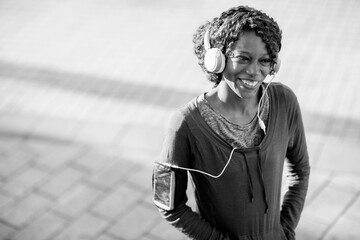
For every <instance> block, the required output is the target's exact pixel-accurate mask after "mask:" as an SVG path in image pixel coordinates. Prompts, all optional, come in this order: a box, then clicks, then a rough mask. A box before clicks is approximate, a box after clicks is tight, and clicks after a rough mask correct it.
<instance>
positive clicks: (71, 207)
mask: <svg viewBox="0 0 360 240" xmlns="http://www.w3.org/2000/svg"><path fill="white" fill-rule="evenodd" d="M101 194H102V192H101V191H99V190H98V189H95V188H92V187H90V186H87V185H85V184H77V185H75V186H74V187H73V188H72V189H70V190H69V191H67V192H66V194H64V195H62V196H61V198H60V199H59V202H58V205H57V206H56V207H55V210H56V211H57V212H59V213H61V214H64V215H66V216H69V217H76V216H78V215H79V214H81V213H82V212H84V211H85V210H86V209H87V208H89V207H90V206H91V205H93V204H94V203H95V201H96V200H97V199H98V198H99V197H100V195H101Z"/></svg>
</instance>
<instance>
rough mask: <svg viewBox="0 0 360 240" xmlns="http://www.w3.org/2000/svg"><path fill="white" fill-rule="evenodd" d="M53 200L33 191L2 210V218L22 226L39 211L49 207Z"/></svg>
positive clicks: (0, 216) (0, 215)
mask: <svg viewBox="0 0 360 240" xmlns="http://www.w3.org/2000/svg"><path fill="white" fill-rule="evenodd" d="M50 205H51V201H50V200H48V199H46V198H43V197H41V196H40V195H37V194H35V193H32V194H30V195H28V196H27V197H26V198H24V199H21V200H20V201H19V202H17V203H16V204H14V205H12V206H11V207H9V208H7V209H4V210H3V211H1V214H0V218H1V219H2V220H3V221H5V222H8V223H10V224H12V225H14V226H17V227H20V226H22V225H24V224H26V223H28V222H29V221H30V220H32V219H33V218H34V217H35V216H36V215H37V214H39V212H41V211H44V210H46V209H48V208H49V206H50Z"/></svg>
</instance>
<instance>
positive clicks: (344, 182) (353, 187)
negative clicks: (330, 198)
mask: <svg viewBox="0 0 360 240" xmlns="http://www.w3.org/2000/svg"><path fill="white" fill-rule="evenodd" d="M359 182H360V175H359V173H344V172H338V173H335V174H333V176H332V177H331V183H332V184H333V185H335V186H339V187H341V188H344V189H348V190H350V191H353V192H359V191H360V185H359Z"/></svg>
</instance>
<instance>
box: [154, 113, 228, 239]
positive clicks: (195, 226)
mask: <svg viewBox="0 0 360 240" xmlns="http://www.w3.org/2000/svg"><path fill="white" fill-rule="evenodd" d="M189 134H190V131H189V128H188V126H187V124H186V122H185V121H184V117H183V115H182V114H181V113H178V114H176V115H174V116H173V118H172V120H171V121H170V127H169V129H168V133H167V135H166V138H165V141H164V144H163V149H162V153H161V159H160V162H161V163H167V164H173V165H177V166H181V167H190V163H191V161H192V154H191V150H190V146H191V144H192V142H193V141H191V140H190V138H191V137H190V135H189ZM155 168H156V169H155V171H154V173H155V174H154V176H153V178H156V177H157V176H156V175H157V174H158V173H161V171H168V170H169V169H167V170H166V169H164V168H163V167H162V166H161V165H156V164H155ZM172 171H174V172H175V185H174V189H173V191H174V192H175V198H174V205H173V209H171V210H164V209H162V208H161V207H159V211H160V214H161V215H162V216H163V218H164V219H166V220H167V221H168V222H169V223H170V224H171V225H173V226H174V227H176V228H177V229H179V230H180V231H181V232H183V233H184V234H185V235H187V236H188V237H189V238H191V239H206V240H211V239H213V240H215V239H216V240H223V239H224V240H225V239H230V238H229V237H228V236H227V235H226V234H223V233H221V232H220V231H218V230H217V229H216V228H215V227H213V226H212V225H211V224H210V223H209V222H207V221H206V220H205V219H203V218H202V217H201V216H200V215H199V214H198V213H196V212H193V211H192V209H191V208H190V207H189V206H188V205H186V203H187V200H188V198H187V195H186V189H187V183H188V175H187V171H184V170H179V169H172ZM155 194H156V193H155Z"/></svg>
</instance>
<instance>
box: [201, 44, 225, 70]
mask: <svg viewBox="0 0 360 240" xmlns="http://www.w3.org/2000/svg"><path fill="white" fill-rule="evenodd" d="M204 65H205V68H206V69H207V70H208V71H209V72H212V73H221V72H222V71H224V68H225V56H224V54H223V53H222V52H221V51H220V49H218V48H210V49H208V50H207V51H206V53H205V57H204Z"/></svg>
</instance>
